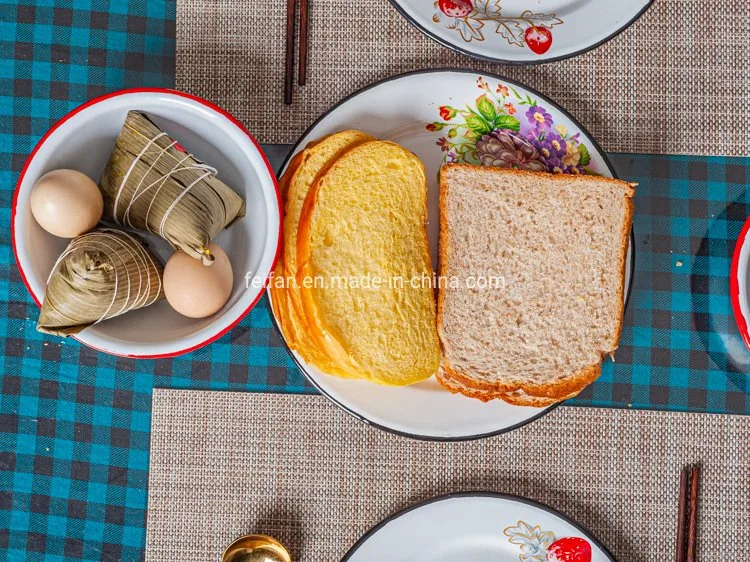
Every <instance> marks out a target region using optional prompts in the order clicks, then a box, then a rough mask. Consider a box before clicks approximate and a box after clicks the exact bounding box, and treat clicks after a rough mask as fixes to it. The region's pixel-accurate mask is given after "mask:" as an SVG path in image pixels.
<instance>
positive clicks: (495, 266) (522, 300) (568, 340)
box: [438, 164, 634, 407]
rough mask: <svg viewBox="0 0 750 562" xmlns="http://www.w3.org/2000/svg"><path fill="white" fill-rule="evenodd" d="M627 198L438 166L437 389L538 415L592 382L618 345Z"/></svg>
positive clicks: (614, 183) (586, 187)
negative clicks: (538, 410)
mask: <svg viewBox="0 0 750 562" xmlns="http://www.w3.org/2000/svg"><path fill="white" fill-rule="evenodd" d="M633 195H634V189H633V186H632V185H630V184H628V183H626V182H623V181H619V180H614V179H610V178H602V177H592V176H568V175H551V174H535V173H529V172H523V171H519V170H506V169H501V168H488V167H481V166H469V165H463V164H453V165H448V166H445V167H444V168H443V169H442V171H441V175H440V264H439V270H440V276H441V283H442V286H441V288H440V291H439V298H438V331H439V335H440V342H441V346H442V367H441V372H440V373H439V375H438V380H440V382H441V383H442V384H443V386H445V387H446V388H448V389H449V390H451V391H452V392H461V393H463V394H466V395H468V396H472V397H474V398H479V399H480V400H485V401H486V400H490V399H493V398H500V399H503V400H506V401H507V402H510V403H513V404H518V405H530V406H538V407H543V406H548V405H551V404H552V403H554V402H557V401H560V400H564V399H567V398H569V397H572V396H575V395H576V394H578V392H580V391H581V390H582V389H583V388H584V387H585V386H587V385H588V384H589V383H591V382H592V381H593V380H595V379H596V378H597V377H598V376H599V374H600V373H601V362H602V359H603V358H604V357H605V356H606V355H609V354H611V353H613V352H614V351H615V349H617V343H618V340H619V338H620V329H621V322H622V313H623V295H624V274H625V259H626V255H627V248H628V237H629V232H630V226H631V222H632V215H633V202H632V197H633ZM481 279H484V284H485V285H486V286H485V287H484V288H481V287H480V283H481V281H480V280H481ZM472 280H473V281H472Z"/></svg>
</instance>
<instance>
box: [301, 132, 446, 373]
mask: <svg viewBox="0 0 750 562" xmlns="http://www.w3.org/2000/svg"><path fill="white" fill-rule="evenodd" d="M426 222H427V188H426V180H425V173H424V167H423V166H422V163H421V162H420V161H419V159H418V158H417V157H416V156H414V155H413V154H412V153H410V152H409V151H407V150H405V149H404V148H402V147H400V146H399V145H397V144H395V143H392V142H386V141H370V142H365V143H362V144H358V145H356V146H354V147H353V148H350V149H349V150H347V151H346V152H345V153H343V154H342V155H341V156H339V158H338V159H336V160H335V161H334V162H333V163H332V164H331V166H330V167H329V168H328V169H327V170H326V171H325V172H324V173H323V174H322V175H319V176H318V178H317V179H316V180H315V182H314V184H313V186H312V187H311V188H310V191H309V192H308V194H307V198H306V199H305V203H304V207H303V209H302V213H301V215H300V221H299V232H298V236H297V267H298V274H297V276H298V280H297V281H298V282H297V285H298V287H299V288H300V295H301V297H302V306H303V308H304V313H305V314H304V315H305V318H306V321H307V324H308V326H309V328H310V334H311V335H312V336H313V339H314V340H315V341H316V343H317V345H318V346H319V347H321V348H322V349H324V350H325V352H326V354H327V355H328V356H329V357H331V358H332V359H333V360H334V361H335V362H336V363H338V364H339V365H340V366H346V365H348V364H351V365H353V366H354V369H355V370H356V372H357V373H358V374H359V376H361V377H362V378H366V379H369V380H371V381H374V382H377V383H381V384H389V385H405V384H411V383H414V382H417V381H420V380H423V379H426V378H429V377H430V376H432V375H433V374H434V373H435V372H436V371H437V368H438V364H439V357H440V351H439V344H438V337H437V329H436V317H435V300H434V293H433V289H432V284H431V279H432V267H431V263H430V252H429V243H428V240H427V229H426ZM413 279H426V280H427V282H426V283H416V284H415V283H412V280H413ZM305 280H320V282H315V283H305ZM352 280H354V281H352ZM399 280H400V281H399ZM354 282H356V283H357V286H354V285H353V283H354ZM365 283H368V286H365Z"/></svg>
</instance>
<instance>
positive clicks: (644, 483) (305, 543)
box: [146, 389, 750, 562]
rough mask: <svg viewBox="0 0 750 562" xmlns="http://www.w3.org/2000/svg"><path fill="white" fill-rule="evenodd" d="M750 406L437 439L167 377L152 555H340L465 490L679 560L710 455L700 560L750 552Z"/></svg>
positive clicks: (325, 408) (294, 399)
mask: <svg viewBox="0 0 750 562" xmlns="http://www.w3.org/2000/svg"><path fill="white" fill-rule="evenodd" d="M749 442H750V417H747V416H728V415H711V414H680V413H667V412H646V411H628V410H610V409H595V408H572V407H561V408H558V409H556V410H554V411H553V412H552V413H550V414H549V415H547V416H545V417H543V418H542V419H540V420H538V421H536V422H535V423H533V424H530V425H528V426H525V427H523V428H521V429H519V430H517V431H514V432H512V433H509V434H507V435H504V436H499V437H494V438H490V439H485V440H481V441H474V442H467V443H428V442H420V441H413V440H409V439H406V438H403V437H398V436H394V435H391V434H388V433H385V432H382V431H380V430H377V429H374V428H371V427H368V426H366V425H365V424H363V423H361V422H359V421H357V420H355V419H354V418H352V417H350V416H348V415H347V414H345V413H343V412H342V411H341V410H339V409H337V408H336V407H334V406H333V405H331V404H330V403H328V402H327V401H326V399H325V398H323V397H320V396H294V395H280V394H244V393H230V392H198V391H185V390H158V389H157V390H155V391H154V398H153V418H152V423H151V468H150V472H149V498H148V529H147V538H146V543H147V546H146V559H147V560H160V561H165V562H166V561H170V562H171V561H173V560H180V561H181V562H188V561H193V560H195V561H206V560H219V556H220V554H221V552H222V549H223V547H225V546H226V545H227V544H229V542H231V541H232V540H233V539H234V538H236V537H237V536H239V535H241V534H244V533H249V532H260V533H267V534H271V535H274V536H276V537H278V538H279V539H281V540H282V541H283V542H284V543H285V544H286V545H288V546H289V547H290V548H291V551H292V554H293V557H294V560H301V561H309V562H327V561H336V560H339V559H340V558H341V557H342V556H343V555H344V553H345V552H346V551H347V550H348V549H349V547H350V546H351V545H352V544H353V543H354V542H355V541H356V540H357V539H358V538H359V537H360V536H361V535H362V534H363V533H364V532H365V531H367V529H369V528H370V527H371V526H372V525H373V524H375V523H377V522H378V521H380V520H381V519H382V518H384V517H386V516H387V515H389V514H390V513H392V512H394V511H396V510H399V509H402V508H404V507H406V506H408V505H410V504H412V503H414V502H417V501H420V500H424V499H426V498H429V497H433V496H435V495H439V494H444V493H448V492H455V491H462V490H489V491H495V492H505V493H512V494H518V495H521V496H525V497H529V498H532V499H536V500H538V501H541V502H544V503H546V504H548V505H550V506H552V507H554V508H557V509H559V510H560V511H562V512H563V513H565V514H567V515H569V516H570V517H572V518H574V519H575V520H577V521H578V522H579V523H580V524H582V525H583V526H584V527H586V528H588V529H589V530H591V531H592V532H593V533H594V535H596V536H597V537H598V538H599V539H600V540H601V541H602V542H603V543H604V544H605V545H606V546H607V547H608V548H609V549H610V550H611V551H612V552H613V553H614V554H615V556H616V557H617V558H618V560H620V562H640V561H653V562H664V561H665V560H673V559H674V544H673V542H674V536H675V528H676V514H677V494H678V479H679V471H680V469H681V468H682V466H683V465H685V464H686V463H691V462H701V463H702V464H703V474H704V476H703V481H702V490H701V496H700V545H699V547H700V552H699V556H698V559H699V560H747V549H748V546H747V540H746V538H747V536H748V534H750V506H749V505H748V491H750V448H748V446H747V444H748V443H749Z"/></svg>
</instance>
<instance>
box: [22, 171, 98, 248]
mask: <svg viewBox="0 0 750 562" xmlns="http://www.w3.org/2000/svg"><path fill="white" fill-rule="evenodd" d="M103 210H104V201H103V200H102V194H101V192H100V191H99V187H98V186H97V185H96V183H95V182H94V180H92V179H91V178H90V177H88V176H87V175H86V174H82V173H81V172H77V171H76V170H53V171H51V172H47V173H46V174H44V175H43V176H42V177H41V178H39V180H38V181H37V182H36V183H35V184H34V188H33V190H32V191H31V213H32V214H33V215H34V218H35V219H36V222H38V223H39V226H41V227H42V228H43V229H44V230H46V231H47V232H49V233H50V234H54V235H55V236H60V237H61V238H74V237H76V236H78V235H80V234H83V233H84V232H88V231H89V230H91V229H92V228H94V227H95V226H96V223H98V222H99V220H100V219H101V218H102V211H103Z"/></svg>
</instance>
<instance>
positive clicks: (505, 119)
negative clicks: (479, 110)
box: [495, 115, 521, 132]
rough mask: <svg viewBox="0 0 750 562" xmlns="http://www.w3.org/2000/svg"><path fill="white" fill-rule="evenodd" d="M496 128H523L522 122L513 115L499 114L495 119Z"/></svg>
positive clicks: (514, 129) (516, 129) (517, 129)
mask: <svg viewBox="0 0 750 562" xmlns="http://www.w3.org/2000/svg"><path fill="white" fill-rule="evenodd" d="M495 129H510V130H511V131H516V132H518V131H519V130H520V129H521V122H520V121H519V120H518V119H516V118H515V117H513V116H511V115H498V116H497V119H495Z"/></svg>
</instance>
